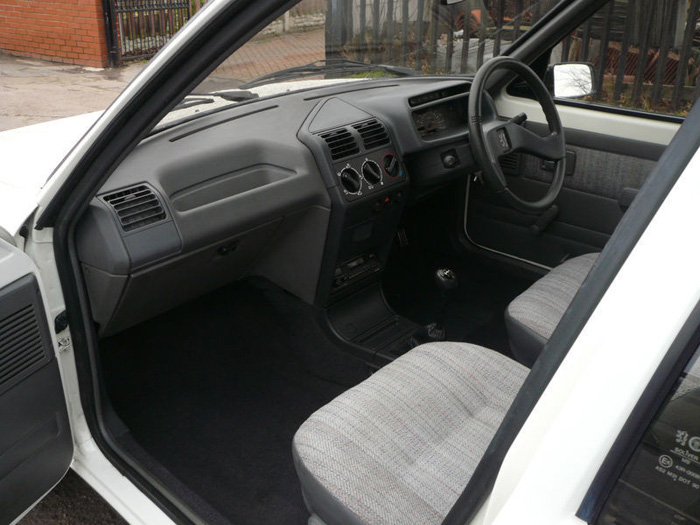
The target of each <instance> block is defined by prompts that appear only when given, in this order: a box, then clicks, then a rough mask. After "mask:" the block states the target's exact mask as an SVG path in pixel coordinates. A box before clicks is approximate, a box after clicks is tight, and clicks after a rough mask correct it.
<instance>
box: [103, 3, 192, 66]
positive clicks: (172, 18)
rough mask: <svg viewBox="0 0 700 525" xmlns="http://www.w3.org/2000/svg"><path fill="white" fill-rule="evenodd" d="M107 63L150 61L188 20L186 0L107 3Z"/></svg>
mask: <svg viewBox="0 0 700 525" xmlns="http://www.w3.org/2000/svg"><path fill="white" fill-rule="evenodd" d="M108 3H109V9H108V12H106V13H105V14H106V15H107V27H108V31H107V34H108V37H109V41H108V46H109V55H110V62H111V63H112V64H113V65H118V64H120V63H122V62H123V61H125V60H141V59H145V58H150V57H152V56H153V55H155V54H156V53H157V52H158V50H159V49H160V48H161V47H163V46H164V45H165V44H166V43H167V42H168V40H170V38H171V37H172V36H173V35H174V34H175V33H176V32H177V31H178V30H179V29H180V28H181V27H182V26H183V25H185V22H187V21H188V20H189V19H190V16H191V14H192V12H191V5H190V2H189V0H108Z"/></svg>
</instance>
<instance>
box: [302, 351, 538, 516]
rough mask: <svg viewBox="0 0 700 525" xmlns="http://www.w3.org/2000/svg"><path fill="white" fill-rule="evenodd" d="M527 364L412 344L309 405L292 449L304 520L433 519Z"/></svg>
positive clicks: (466, 472) (466, 475) (489, 434)
mask: <svg viewBox="0 0 700 525" xmlns="http://www.w3.org/2000/svg"><path fill="white" fill-rule="evenodd" d="M527 374H528V369H527V368H526V367H524V366H523V365H521V364H519V363H517V362H515V361H513V360H512V359H509V358H508V357H506V356H504V355H502V354H499V353H497V352H494V351H492V350H488V349H486V348H483V347H480V346H476V345H472V344H467V343H447V342H436V343H428V344H424V345H421V346H418V347H416V348H414V349H413V350H411V351H409V352H408V353H407V354H405V355H403V356H401V357H400V358H398V359H397V360H395V361H394V362H392V363H390V364H388V365H386V366H385V367H384V368H382V369H381V370H379V371H377V372H376V373H375V374H374V375H372V376H371V377H370V378H369V379H366V380H365V381H363V382H362V383H360V384H359V385H357V386H355V387H354V388H352V389H350V390H348V391H347V392H345V393H343V394H341V395H340V396H339V397H337V398H336V399H335V400H333V401H331V402H330V403H329V404H327V405H326V406H324V407H323V408H321V409H320V410H318V411H317V412H315V413H314V414H313V415H311V417H309V419H308V420H307V421H306V422H305V423H304V424H303V425H302V426H301V427H300V428H299V430H298V431H297V433H296V435H295V436H294V441H293V446H292V452H293V456H294V464H295V467H296V470H297V474H298V476H299V480H300V481H301V486H302V493H303V496H304V500H305V502H306V506H307V507H308V509H309V511H310V512H311V514H312V516H311V519H310V520H309V524H314V525H318V524H324V523H325V524H327V525H333V524H346V525H351V524H360V523H362V524H384V523H394V524H402V523H406V524H414V523H421V524H432V523H434V524H439V523H441V522H442V521H443V519H444V518H445V516H446V515H447V513H448V512H449V510H450V508H451V507H452V506H453V505H454V503H455V501H457V498H458V497H459V495H460V494H461V493H462V491H463V490H464V488H465V487H466V486H467V483H468V482H469V479H470V478H471V476H472V474H473V473H474V470H475V469H476V466H477V464H478V463H479V461H480V460H481V457H482V456H483V454H484V453H485V451H486V448H487V447H488V445H489V443H490V442H491V439H492V438H493V435H494V434H495V432H496V430H497V429H498V427H499V425H500V424H501V421H502V420H503V418H504V416H505V414H506V411H507V410H508V408H509V407H510V405H511V403H512V402H513V399H514V398H515V395H516V394H517V392H518V390H519V389H520V387H521V386H522V384H523V382H524V381H525V378H526V376H527Z"/></svg>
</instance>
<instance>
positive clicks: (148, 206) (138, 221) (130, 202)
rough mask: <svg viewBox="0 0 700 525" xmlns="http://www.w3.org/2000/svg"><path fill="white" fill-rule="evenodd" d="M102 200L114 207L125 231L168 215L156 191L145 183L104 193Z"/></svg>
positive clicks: (154, 221) (163, 218)
mask: <svg viewBox="0 0 700 525" xmlns="http://www.w3.org/2000/svg"><path fill="white" fill-rule="evenodd" d="M102 200H104V201H105V202H106V203H107V204H109V205H110V206H111V207H112V208H113V209H114V211H115V212H116V214H117V217H118V218H119V223H120V224H121V226H122V229H123V230H124V231H125V232H128V231H131V230H135V229H137V228H141V227H143V226H147V225H148V224H153V223H156V222H160V221H162V220H165V218H166V217H167V215H166V213H165V209H164V208H163V205H162V204H161V203H160V200H159V199H158V197H157V196H156V193H155V192H154V191H153V190H152V189H151V188H149V187H148V186H146V185H145V184H141V185H139V186H132V187H131V188H126V189H124V190H120V191H115V192H113V193H109V194H107V195H103V196H102Z"/></svg>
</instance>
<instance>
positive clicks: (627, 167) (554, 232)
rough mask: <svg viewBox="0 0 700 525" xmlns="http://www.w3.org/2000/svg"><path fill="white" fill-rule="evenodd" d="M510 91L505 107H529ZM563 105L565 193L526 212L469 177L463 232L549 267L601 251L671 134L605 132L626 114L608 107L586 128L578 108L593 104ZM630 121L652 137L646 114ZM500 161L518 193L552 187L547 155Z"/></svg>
mask: <svg viewBox="0 0 700 525" xmlns="http://www.w3.org/2000/svg"><path fill="white" fill-rule="evenodd" d="M504 98H505V100H506V101H507V102H506V103H504V101H503V100H502V101H501V102H502V106H505V105H507V106H508V108H509V109H508V110H506V111H507V113H501V114H506V115H509V114H510V113H511V112H512V113H513V115H516V114H518V113H520V112H523V111H525V112H527V111H528V109H530V108H529V105H528V103H527V101H524V100H519V99H518V97H514V96H509V95H506V96H505V97H504ZM561 109H562V108H560V113H561V115H562V121H563V124H564V126H565V128H564V134H565V137H566V145H567V175H566V176H565V180H564V187H563V189H562V191H561V193H560V194H559V197H558V198H557V200H556V201H555V203H554V205H553V206H552V207H551V208H550V209H549V210H546V211H545V212H543V213H541V214H527V213H522V212H520V211H517V210H515V209H513V208H512V207H510V206H509V205H508V204H506V203H505V201H503V200H502V199H501V198H500V197H499V196H498V195H496V194H495V193H494V192H493V191H492V190H491V189H490V188H489V187H488V186H486V185H484V184H480V183H479V182H478V181H470V184H469V194H468V202H467V215H466V221H465V231H466V234H467V236H468V238H469V239H470V240H471V241H472V242H473V243H475V244H476V245H478V246H481V247H484V248H487V249H490V250H493V251H497V252H501V253H504V254H507V255H510V256H514V257H517V258H519V259H524V260H527V261H530V262H534V263H537V264H539V265H542V266H546V267H553V266H556V265H558V264H560V263H562V262H563V261H565V260H566V259H569V258H571V257H575V256H577V255H582V254H584V253H590V252H600V251H601V250H602V249H603V247H604V246H605V244H606V243H607V241H608V239H609V238H610V236H611V235H612V233H613V231H614V230H615V228H616V227H617V225H618V224H619V222H620V220H622V217H623V216H624V213H625V211H626V210H627V208H628V207H629V206H630V204H631V203H632V201H633V200H634V198H635V196H636V194H637V192H638V190H639V188H640V187H641V186H642V184H643V183H644V181H645V180H646V178H647V176H648V175H649V174H650V173H651V170H652V169H653V168H654V166H655V165H656V161H657V160H658V159H659V157H660V156H661V154H662V153H663V151H664V148H665V143H664V141H663V139H665V136H667V135H669V133H665V134H658V135H657V137H658V139H656V140H654V141H651V140H640V139H638V138H632V137H620V136H619V135H610V134H608V133H606V129H610V128H611V127H612V126H610V125H609V124H610V122H613V121H617V122H619V120H620V116H619V115H614V114H602V115H601V116H602V117H603V118H602V119H601V122H600V123H596V125H595V127H594V128H593V129H590V128H589V129H581V128H579V127H575V126H576V122H580V121H581V119H580V118H578V117H577V116H576V117H574V114H575V113H581V112H588V113H590V112H591V111H594V110H587V109H579V108H566V110H564V111H562V110H561ZM567 110H568V111H567ZM631 120H632V122H631V126H632V127H631V128H630V129H634V130H635V131H636V132H638V133H639V136H640V137H641V136H647V137H653V136H654V134H653V133H652V132H648V133H644V129H645V128H646V126H647V125H648V124H649V123H648V122H645V120H644V119H641V118H633V119H631ZM634 121H638V122H634ZM606 122H607V123H608V125H606ZM567 124H568V126H567ZM528 127H529V128H530V129H533V130H534V131H538V130H540V129H543V128H544V127H545V126H544V124H540V123H538V122H529V123H528ZM649 127H651V126H649ZM672 133H673V131H671V132H670V134H671V135H672ZM502 165H503V166H504V172H505V175H506V178H507V180H508V186H509V187H510V188H511V189H512V190H513V191H514V192H515V193H516V194H517V195H519V196H521V197H523V198H526V199H529V200H536V199H537V198H539V197H540V196H541V195H543V194H544V191H546V188H547V184H548V182H549V180H550V179H551V174H552V172H551V171H550V168H549V166H548V164H547V163H546V162H543V161H542V160H541V159H538V158H536V157H533V156H529V155H524V154H519V153H516V154H512V155H511V156H509V157H507V158H504V159H502Z"/></svg>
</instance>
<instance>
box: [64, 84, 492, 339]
mask: <svg viewBox="0 0 700 525" xmlns="http://www.w3.org/2000/svg"><path fill="white" fill-rule="evenodd" d="M468 90H469V83H468V82H466V81H464V80H455V79H435V78H409V79H388V80H381V81H372V82H367V83H364V82H362V83H356V82H351V83H347V84H342V83H341V84H336V85H333V86H330V87H324V88H321V89H313V90H306V91H300V92H293V93H289V94H285V95H280V96H275V97H270V98H266V99H259V100H256V101H253V102H249V103H240V104H237V105H235V106H232V107H229V108H226V109H224V110H220V111H215V112H212V113H210V114H205V115H201V116H199V117H198V118H196V119H193V120H191V121H189V122H184V123H182V124H179V125H177V126H173V127H170V128H168V129H165V130H162V131H159V132H157V133H155V134H153V135H152V136H150V137H148V138H146V139H145V140H143V141H142V143H141V144H140V145H139V146H138V147H137V148H136V149H135V150H134V151H133V152H132V153H131V154H130V155H129V156H128V157H127V158H126V159H125V160H124V161H123V162H122V164H121V165H120V166H119V167H118V169H117V170H116V171H115V172H114V173H113V174H112V176H111V177H110V178H109V180H108V181H107V183H106V184H105V185H104V186H103V188H102V189H101V191H100V192H99V193H98V195H97V196H96V197H95V198H94V199H93V200H92V202H91V204H90V206H89V207H88V210H87V212H86V213H85V215H84V217H83V218H82V220H81V221H80V224H79V226H78V229H77V231H76V242H77V247H78V256H79V259H80V261H81V266H82V270H83V275H84V277H85V281H86V285H87V289H88V294H89V298H90V302H91V308H92V312H93V318H94V320H95V322H96V323H97V325H98V326H99V333H100V335H102V336H106V335H110V334H113V333H116V332H119V331H121V330H123V329H125V328H128V327H130V326H133V325H134V324H136V323H138V322H140V321H142V320H144V319H145V318H148V317H152V316H154V315H157V314H159V313H161V312H163V311H166V310H168V309H170V308H172V307H174V306H176V305H178V304H181V303H183V302H185V301H188V300H190V299H192V298H194V297H196V296H198V295H201V294H203V293H205V292H207V291H209V290H212V289H215V288H217V287H220V286H223V285H225V284H226V283H229V282H232V281H234V280H236V279H240V278H242V277H245V276H254V275H257V276H262V277H265V278H267V279H269V280H271V281H273V282H275V283H277V284H278V285H280V286H282V287H283V288H285V289H286V290H287V291H289V292H290V293H293V294H294V295H296V296H297V297H299V298H301V299H302V300H304V301H305V302H307V303H310V304H315V305H317V306H321V307H325V306H328V305H330V304H332V303H333V302H334V301H338V300H340V299H342V298H343V297H346V296H348V295H349V294H351V293H353V292H354V291H357V290H358V289H361V288H362V287H363V286H367V284H368V283H372V282H376V280H377V279H378V278H379V276H380V275H381V273H382V271H383V268H384V264H385V262H386V260H387V258H388V255H389V250H390V248H391V243H392V239H393V238H394V236H395V235H396V232H397V229H398V226H399V222H400V219H401V215H402V212H403V209H404V207H405V206H406V204H407V202H409V201H410V199H411V197H412V196H413V197H415V195H418V194H420V193H421V192H423V191H426V190H429V189H430V188H433V187H435V186H439V185H441V184H444V183H445V182H446V181H449V180H452V179H454V178H456V177H460V176H464V175H465V173H467V172H470V171H475V170H477V169H478V167H477V166H476V164H475V161H474V159H473V157H472V154H471V150H470V147H469V142H468V134H467V114H466V107H467V103H466V102H467V96H468Z"/></svg>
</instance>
